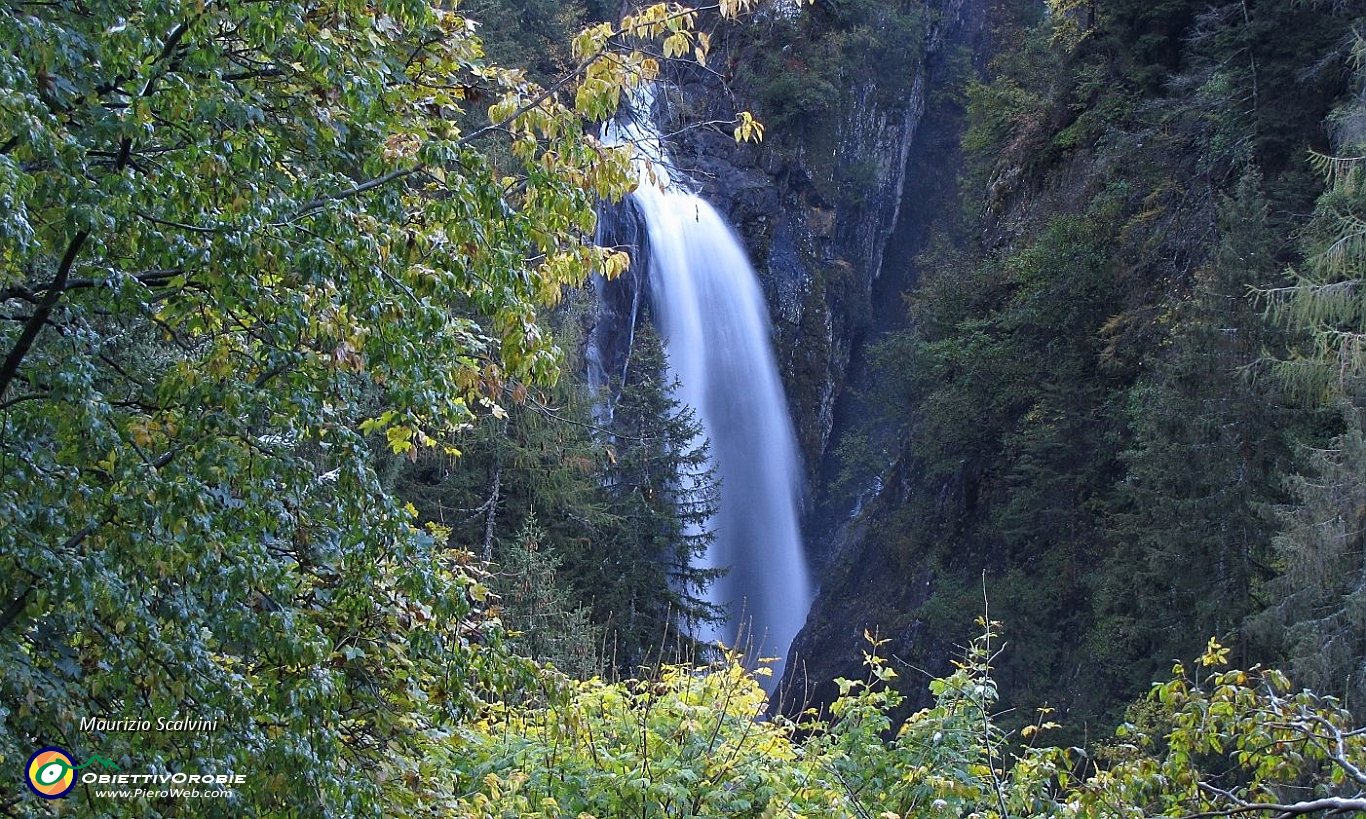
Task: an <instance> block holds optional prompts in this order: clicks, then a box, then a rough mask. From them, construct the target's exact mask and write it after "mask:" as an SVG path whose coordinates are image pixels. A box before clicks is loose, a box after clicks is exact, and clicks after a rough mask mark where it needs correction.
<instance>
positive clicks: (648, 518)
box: [582, 327, 720, 671]
mask: <svg viewBox="0 0 1366 819" xmlns="http://www.w3.org/2000/svg"><path fill="white" fill-rule="evenodd" d="M675 386H676V382H675V381H674V379H673V378H672V377H671V375H670V373H669V369H668V364H667V362H666V359H665V353H664V348H663V345H662V344H661V343H660V340H659V336H658V335H657V334H656V333H655V332H654V331H653V330H651V329H650V328H649V327H642V328H641V329H640V331H639V332H638V333H637V335H636V339H635V344H634V349H633V350H632V356H631V362H630V365H629V366H628V368H627V371H626V376H625V380H624V382H623V383H622V385H621V390H620V397H619V399H618V401H617V403H616V406H615V411H614V413H613V420H612V435H613V445H614V463H613V466H612V468H611V469H610V470H609V471H608V473H607V477H606V488H607V493H608V495H609V497H610V498H611V502H612V508H613V510H614V511H615V512H616V514H618V515H620V516H621V525H620V526H618V527H616V530H615V532H614V535H613V537H612V538H611V540H610V541H608V542H606V543H603V544H599V545H600V547H601V548H600V549H599V550H597V551H596V552H595V554H594V558H595V560H594V561H593V562H592V563H591V564H589V565H584V566H583V567H582V569H583V575H582V577H583V579H584V580H585V581H586V582H587V584H588V585H591V586H593V587H594V588H596V589H597V594H596V597H595V599H594V607H595V609H596V610H598V611H600V612H605V613H610V618H611V623H610V624H609V628H610V630H611V631H612V632H613V638H612V639H614V641H615V646H614V653H615V660H616V663H617V665H618V667H619V668H620V669H621V670H623V671H632V670H634V669H635V668H636V667H638V666H640V665H643V664H649V663H652V662H658V661H659V659H660V657H661V655H662V656H663V658H664V659H666V660H669V659H674V656H675V655H678V654H682V655H684V656H690V655H692V654H694V653H695V651H696V649H697V646H696V645H695V644H694V641H693V640H692V638H691V637H690V636H689V632H690V631H691V630H692V629H693V628H694V627H696V626H697V625H700V624H702V623H705V622H709V621H712V620H714V619H715V618H716V616H717V612H716V611H715V610H714V608H713V607H712V606H710V605H709V604H708V603H707V602H706V600H705V598H704V596H703V595H704V592H705V589H706V587H707V585H708V584H709V583H710V582H711V581H712V580H713V579H715V577H716V576H718V574H719V573H720V572H719V571H713V570H708V569H703V568H698V567H697V566H695V565H694V564H695V561H696V559H697V558H699V557H700V556H701V555H702V554H703V553H704V552H705V551H706V548H707V545H708V543H709V542H710V541H711V538H712V535H711V533H710V532H709V531H708V530H707V528H706V526H707V521H708V520H709V519H710V518H711V516H712V514H713V512H715V509H716V484H715V476H714V473H715V471H714V468H713V467H712V465H711V460H710V453H709V446H708V444H707V442H706V440H705V438H704V436H703V434H702V428H701V425H700V424H699V423H698V421H697V420H696V417H695V415H694V413H693V410H692V409H691V408H690V407H687V406H685V405H683V404H681V403H680V402H679V401H678V399H677V398H676V397H675V396H674V389H675Z"/></svg>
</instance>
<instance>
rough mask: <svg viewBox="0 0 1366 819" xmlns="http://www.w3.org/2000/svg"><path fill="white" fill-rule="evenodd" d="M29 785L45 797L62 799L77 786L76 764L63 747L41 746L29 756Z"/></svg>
mask: <svg viewBox="0 0 1366 819" xmlns="http://www.w3.org/2000/svg"><path fill="white" fill-rule="evenodd" d="M28 786H29V788H30V789H32V790H33V792H34V793H36V794H38V795H39V796H41V797H43V798H44V799H61V798H62V797H63V796H66V795H67V794H68V793H70V792H71V789H72V788H74V787H76V764H75V763H74V762H72V760H71V755H70V754H68V753H67V752H66V751H64V750H62V749H61V748H56V747H49V748H40V749H39V750H37V751H35V752H34V753H33V756H31V757H29V758H28Z"/></svg>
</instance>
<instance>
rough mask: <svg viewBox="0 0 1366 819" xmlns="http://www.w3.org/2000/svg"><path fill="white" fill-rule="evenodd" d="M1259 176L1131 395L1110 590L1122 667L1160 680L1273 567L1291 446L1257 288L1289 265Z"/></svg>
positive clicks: (1235, 207) (1249, 598)
mask: <svg viewBox="0 0 1366 819" xmlns="http://www.w3.org/2000/svg"><path fill="white" fill-rule="evenodd" d="M1260 183H1261V176H1260V174H1259V173H1257V172H1256V170H1255V169H1253V170H1249V171H1248V172H1246V173H1245V175H1244V177H1243V179H1242V181H1241V182H1240V184H1239V186H1238V189H1237V191H1236V192H1235V193H1234V194H1233V195H1231V196H1229V197H1227V198H1225V199H1224V201H1223V202H1222V204H1221V207H1220V214H1219V229H1220V236H1221V239H1220V244H1219V247H1218V248H1217V250H1216V252H1215V253H1214V254H1213V258H1212V259H1211V261H1210V264H1208V265H1207V266H1206V267H1205V268H1203V269H1201V270H1199V271H1197V272H1196V280H1195V282H1194V286H1193V289H1192V292H1191V294H1190V296H1189V297H1188V298H1187V299H1185V300H1183V301H1181V302H1179V303H1178V304H1177V305H1175V306H1174V307H1173V308H1172V309H1171V310H1170V311H1169V312H1168V314H1167V315H1166V317H1165V322H1166V323H1167V324H1168V325H1169V326H1170V328H1171V331H1170V334H1169V336H1168V338H1167V340H1166V342H1165V344H1164V349H1163V355H1162V357H1161V358H1160V359H1159V361H1158V363H1157V364H1156V365H1155V366H1154V367H1152V369H1151V370H1150V371H1149V372H1148V373H1147V374H1146V375H1145V376H1144V378H1143V379H1142V380H1141V381H1140V382H1139V383H1138V384H1137V385H1136V386H1135V387H1134V388H1133V389H1132V391H1131V392H1130V400H1129V410H1128V413H1129V423H1130V425H1131V428H1132V430H1133V443H1132V444H1131V445H1130V446H1129V448H1128V449H1127V451H1126V452H1125V453H1124V459H1125V463H1126V471H1125V475H1124V478H1123V481H1122V483H1121V484H1120V486H1119V487H1118V501H1117V508H1118V510H1119V511H1118V513H1117V514H1116V515H1115V516H1114V525H1113V528H1112V534H1111V537H1112V538H1113V539H1114V541H1115V543H1116V544H1117V545H1116V551H1115V553H1114V554H1113V555H1112V556H1111V557H1110V559H1109V560H1108V566H1107V572H1106V575H1105V579H1104V580H1103V581H1102V583H1101V585H1100V594H1099V596H1098V602H1099V604H1100V606H1101V610H1102V611H1103V612H1104V613H1105V617H1106V618H1108V620H1109V622H1108V623H1107V625H1106V628H1105V632H1106V633H1108V634H1109V635H1111V638H1112V639H1113V640H1114V642H1115V645H1113V646H1111V651H1112V652H1113V653H1112V655H1111V656H1112V657H1114V659H1116V660H1117V661H1118V662H1117V664H1116V666H1115V671H1116V673H1117V674H1120V675H1122V676H1126V677H1132V676H1134V675H1135V674H1137V676H1138V677H1140V678H1142V679H1148V678H1149V677H1150V676H1151V675H1153V674H1157V673H1160V672H1161V670H1162V669H1161V668H1160V664H1165V663H1166V660H1167V658H1169V657H1172V656H1177V655H1181V654H1189V653H1191V652H1192V651H1195V650H1196V649H1198V648H1199V645H1200V643H1201V641H1203V640H1204V639H1205V638H1207V637H1208V636H1209V635H1211V634H1229V633H1231V632H1232V631H1233V630H1235V629H1236V628H1237V627H1238V626H1239V625H1240V623H1241V621H1242V619H1243V618H1244V617H1245V616H1246V615H1247V614H1248V613H1249V612H1251V611H1252V610H1253V609H1254V608H1255V607H1256V599H1255V594H1256V592H1257V591H1258V589H1259V587H1260V585H1261V583H1262V582H1264V581H1265V580H1266V579H1267V575H1268V574H1269V570H1268V567H1269V564H1270V560H1271V544H1270V540H1271V534H1272V533H1273V532H1274V530H1275V526H1274V522H1273V521H1272V520H1271V507H1272V505H1273V504H1274V503H1277V502H1279V501H1282V500H1283V497H1282V495H1281V490H1280V489H1279V487H1278V483H1279V478H1278V477H1277V476H1279V475H1282V474H1284V471H1285V469H1286V468H1287V467H1288V465H1289V462H1290V458H1291V456H1290V450H1289V447H1288V445H1287V443H1286V441H1285V440H1284V438H1283V433H1282V432H1281V430H1282V429H1283V428H1284V427H1285V426H1286V421H1287V419H1286V414H1285V412H1284V411H1283V410H1281V409H1279V408H1278V407H1277V402H1276V400H1275V396H1274V395H1269V394H1268V393H1267V391H1268V390H1272V389H1273V386H1272V385H1266V384H1254V383H1253V382H1252V380H1251V379H1250V378H1249V377H1248V375H1247V372H1248V368H1249V367H1250V366H1251V365H1252V364H1253V363H1254V362H1255V361H1256V360H1257V358H1258V356H1259V355H1260V353H1261V348H1262V345H1263V343H1264V338H1265V336H1266V330H1265V328H1264V326H1263V324H1262V322H1261V319H1260V317H1259V316H1258V315H1257V313H1256V306H1255V304H1254V303H1253V301H1252V300H1251V299H1250V297H1249V293H1248V288H1249V286H1253V285H1258V284H1262V283H1264V282H1266V281H1268V280H1270V279H1272V278H1273V277H1275V276H1276V275H1277V265H1276V261H1275V250H1276V248H1275V242H1274V233H1273V232H1272V231H1270V230H1269V229H1268V225H1267V219H1268V214H1267V205H1266V201H1265V199H1264V198H1263V196H1262V194H1261V192H1260ZM1145 664H1148V665H1147V666H1145ZM1136 666H1137V667H1136Z"/></svg>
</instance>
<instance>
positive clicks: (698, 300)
mask: <svg viewBox="0 0 1366 819" xmlns="http://www.w3.org/2000/svg"><path fill="white" fill-rule="evenodd" d="M652 101H653V100H652V95H650V94H649V93H648V92H647V93H646V94H644V95H642V96H641V97H640V98H637V99H636V100H634V101H633V102H634V104H633V105H632V109H633V110H634V111H635V112H637V116H636V117H635V118H633V119H627V120H624V121H622V122H619V123H615V124H614V125H612V126H611V127H609V128H608V129H607V132H606V133H605V134H604V140H605V141H609V142H614V143H618V144H621V143H626V142H629V143H631V144H633V145H634V147H635V151H636V157H637V161H636V167H637V170H638V172H639V174H640V185H639V187H638V188H637V190H636V191H635V193H634V194H632V197H633V198H634V205H635V207H636V209H637V210H638V212H639V215H640V219H641V221H642V222H643V224H644V228H645V234H646V243H647V244H648V253H646V254H643V255H644V256H645V262H646V266H647V269H648V273H647V275H648V283H649V293H650V305H651V308H652V314H653V316H654V319H655V323H656V324H657V326H658V329H659V331H660V334H661V335H662V336H663V339H664V344H665V349H666V351H667V353H668V359H669V366H670V369H671V370H672V375H673V376H674V377H676V378H677V381H678V384H679V387H678V394H677V396H676V397H677V398H678V399H679V400H680V401H682V402H684V403H686V404H688V405H689V406H691V407H692V408H693V409H694V410H695V411H696V413H697V416H698V419H699V421H700V422H701V425H702V428H703V431H704V432H705V434H706V435H707V437H708V438H709V439H710V441H711V454H712V460H713V461H714V463H715V466H716V471H717V475H718V477H719V478H720V482H721V485H720V498H719V505H718V509H717V511H716V514H715V515H714V516H713V518H712V520H711V521H710V524H709V526H710V528H711V531H712V532H713V533H714V539H713V541H712V543H711V546H710V547H709V549H708V550H707V554H706V557H705V566H704V568H709V569H714V568H724V569H727V572H726V574H725V575H724V576H723V577H722V578H721V579H720V580H718V581H717V582H715V583H713V584H712V587H711V589H710V590H709V592H708V598H709V602H711V603H713V604H716V605H718V606H719V607H721V608H722V609H723V610H724V611H725V612H726V622H725V623H724V624H723V625H722V626H721V627H719V628H715V629H711V630H708V631H707V632H705V633H701V634H697V635H696V636H697V637H698V638H700V639H703V640H706V641H709V642H710V641H715V640H720V641H721V642H723V643H725V644H726V645H728V646H737V645H738V646H739V647H741V648H743V649H746V653H747V654H748V655H749V656H750V657H751V658H752V657H756V656H760V655H762V656H772V657H778V658H780V659H779V665H778V666H777V667H776V668H775V669H774V676H773V677H772V678H771V679H772V680H773V681H776V680H778V679H780V678H781V676H782V665H781V664H782V659H783V658H785V656H786V654H787V651H788V648H789V646H790V645H791V643H792V639H793V638H794V637H795V636H796V634H797V631H798V630H799V629H801V627H802V625H803V623H804V622H805V620H806V615H807V610H808V609H809V608H810V605H811V596H812V595H811V584H810V580H809V578H808V575H807V569H806V560H805V557H804V554H803V550H802V542H801V533H800V531H799V528H798V523H797V509H798V500H799V495H800V489H801V486H800V483H801V477H800V475H801V470H800V463H799V461H798V457H797V447H796V436H795V435H794V433H793V429H792V422H791V418H790V417H789V415H788V409H787V402H786V399H785V397H784V395H783V387H782V382H781V381H780V380H779V378H778V368H777V362H776V361H775V359H774V355H773V348H772V340H771V335H770V326H769V319H768V307H767V305H766V303H765V302H764V298H763V294H762V293H761V291H760V289H759V284H758V279H757V277H756V275H755V272H754V268H753V267H752V266H751V265H750V263H749V259H748V258H747V256H746V254H745V250H744V248H743V246H742V245H741V243H740V240H739V239H738V237H737V236H736V235H735V232H734V231H733V230H732V229H731V228H730V226H729V225H728V224H727V223H726V222H725V220H724V219H722V217H721V216H720V214H718V213H717V212H716V210H715V209H714V208H713V207H712V206H711V205H709V204H708V203H707V202H705V201H704V200H702V199H701V198H699V197H697V196H695V195H693V194H692V193H689V192H688V191H686V190H684V189H682V188H681V187H680V186H679V184H678V183H677V181H676V180H674V179H673V176H674V175H675V174H672V173H670V170H669V163H668V161H667V155H666V153H665V151H664V150H663V147H662V145H661V143H660V139H659V136H658V132H657V131H656V130H655V128H654V126H653V120H652V118H651V117H650V116H649V112H650V110H651V103H652ZM633 252H634V250H633Z"/></svg>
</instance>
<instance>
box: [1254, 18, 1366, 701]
mask: <svg viewBox="0 0 1366 819" xmlns="http://www.w3.org/2000/svg"><path fill="white" fill-rule="evenodd" d="M1356 53H1357V57H1358V66H1359V67H1358V78H1357V79H1358V91H1359V93H1358V95H1357V96H1356V98H1355V99H1354V100H1353V101H1352V102H1351V103H1350V104H1348V105H1347V106H1344V107H1343V109H1341V110H1340V111H1339V112H1338V115H1337V117H1336V119H1337V121H1338V123H1339V125H1340V128H1341V129H1340V136H1341V139H1340V143H1339V146H1338V150H1339V153H1340V154H1341V156H1337V157H1327V156H1325V157H1320V158H1319V165H1320V167H1321V168H1322V169H1323V170H1324V172H1325V174H1326V176H1327V178H1328V188H1327V190H1326V191H1325V192H1324V193H1323V195H1322V196H1321V197H1320V199H1319V202H1318V207H1317V209H1316V213H1315V216H1314V219H1313V220H1312V222H1311V224H1310V226H1309V229H1308V230H1307V231H1306V233H1305V240H1304V245H1305V247H1304V250H1305V259H1306V261H1305V264H1304V266H1303V269H1302V270H1298V271H1295V272H1294V281H1293V282H1292V284H1291V285H1289V286H1288V287H1285V288H1280V289H1274V290H1267V291H1264V293H1263V295H1264V296H1265V297H1266V299H1267V303H1268V310H1267V312H1268V316H1269V318H1270V319H1271V321H1272V322H1273V323H1274V324H1276V325H1278V326H1283V327H1287V328H1290V329H1292V330H1299V331H1301V332H1303V334H1304V342H1303V344H1302V346H1301V347H1300V348H1299V349H1297V350H1294V351H1292V354H1291V356H1290V357H1287V358H1285V359H1283V360H1281V361H1278V362H1275V364H1274V368H1275V369H1274V371H1275V373H1276V374H1277V375H1278V376H1279V380H1280V381H1281V382H1282V383H1284V384H1285V385H1286V386H1287V387H1288V388H1289V389H1290V390H1292V391H1293V392H1294V393H1295V394H1297V395H1298V396H1300V397H1302V398H1305V399H1308V400H1310V401H1313V402H1317V403H1320V404H1323V405H1326V406H1329V407H1331V408H1332V409H1333V410H1334V411H1335V412H1336V414H1337V415H1338V416H1339V417H1340V418H1341V426H1340V428H1339V431H1338V434H1336V435H1335V436H1334V437H1333V438H1332V439H1331V440H1330V441H1329V442H1328V443H1327V445H1324V446H1311V447H1310V458H1309V465H1308V466H1309V468H1308V469H1307V470H1306V474H1304V475H1301V476H1296V477H1293V478H1292V479H1291V480H1290V490H1291V492H1292V493H1293V496H1294V501H1295V502H1294V503H1293V504H1291V505H1288V506H1286V507H1284V508H1283V509H1282V513H1281V523H1282V526H1283V528H1282V532H1281V534H1280V536H1279V537H1277V539H1276V544H1275V545H1276V550H1277V555H1278V558H1279V560H1280V563H1281V565H1282V568H1283V570H1284V575H1283V576H1282V577H1281V578H1279V579H1278V580H1277V582H1276V583H1275V584H1274V585H1273V586H1272V588H1271V592H1272V593H1273V594H1272V597H1271V601H1270V602H1271V605H1270V606H1269V607H1268V608H1267V610H1266V611H1265V612H1263V613H1262V614H1261V615H1259V616H1258V617H1257V618H1256V619H1254V620H1253V622H1252V625H1253V626H1254V627H1255V628H1256V630H1257V631H1258V632H1260V633H1262V634H1263V635H1267V636H1270V637H1272V638H1277V637H1279V638H1280V639H1279V642H1280V644H1281V646H1282V650H1283V651H1284V653H1285V655H1286V657H1287V658H1288V659H1289V660H1290V663H1291V666H1292V667H1293V669H1294V670H1295V672H1296V674H1297V675H1298V677H1299V678H1300V679H1301V680H1302V681H1303V682H1304V683H1306V684H1310V685H1314V686H1317V687H1321V688H1323V689H1326V690H1331V691H1336V692H1339V693H1343V694H1349V695H1350V696H1351V701H1352V702H1353V704H1356V705H1359V704H1360V703H1361V702H1362V701H1363V700H1362V698H1363V697H1366V663H1363V659H1362V658H1363V657H1366V469H1364V468H1363V464H1366V436H1364V435H1363V427H1364V426H1366V417H1364V415H1363V413H1364V412H1366V162H1363V160H1362V159H1361V158H1360V156H1361V154H1362V150H1363V148H1366V134H1363V133H1362V129H1361V126H1362V122H1363V118H1366V97H1364V96H1363V95H1362V93H1361V92H1362V91H1363V90H1366V64H1363V63H1362V62H1361V61H1360V60H1361V59H1362V58H1366V40H1363V39H1362V38H1361V37H1360V36H1358V38H1357V40H1356Z"/></svg>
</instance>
